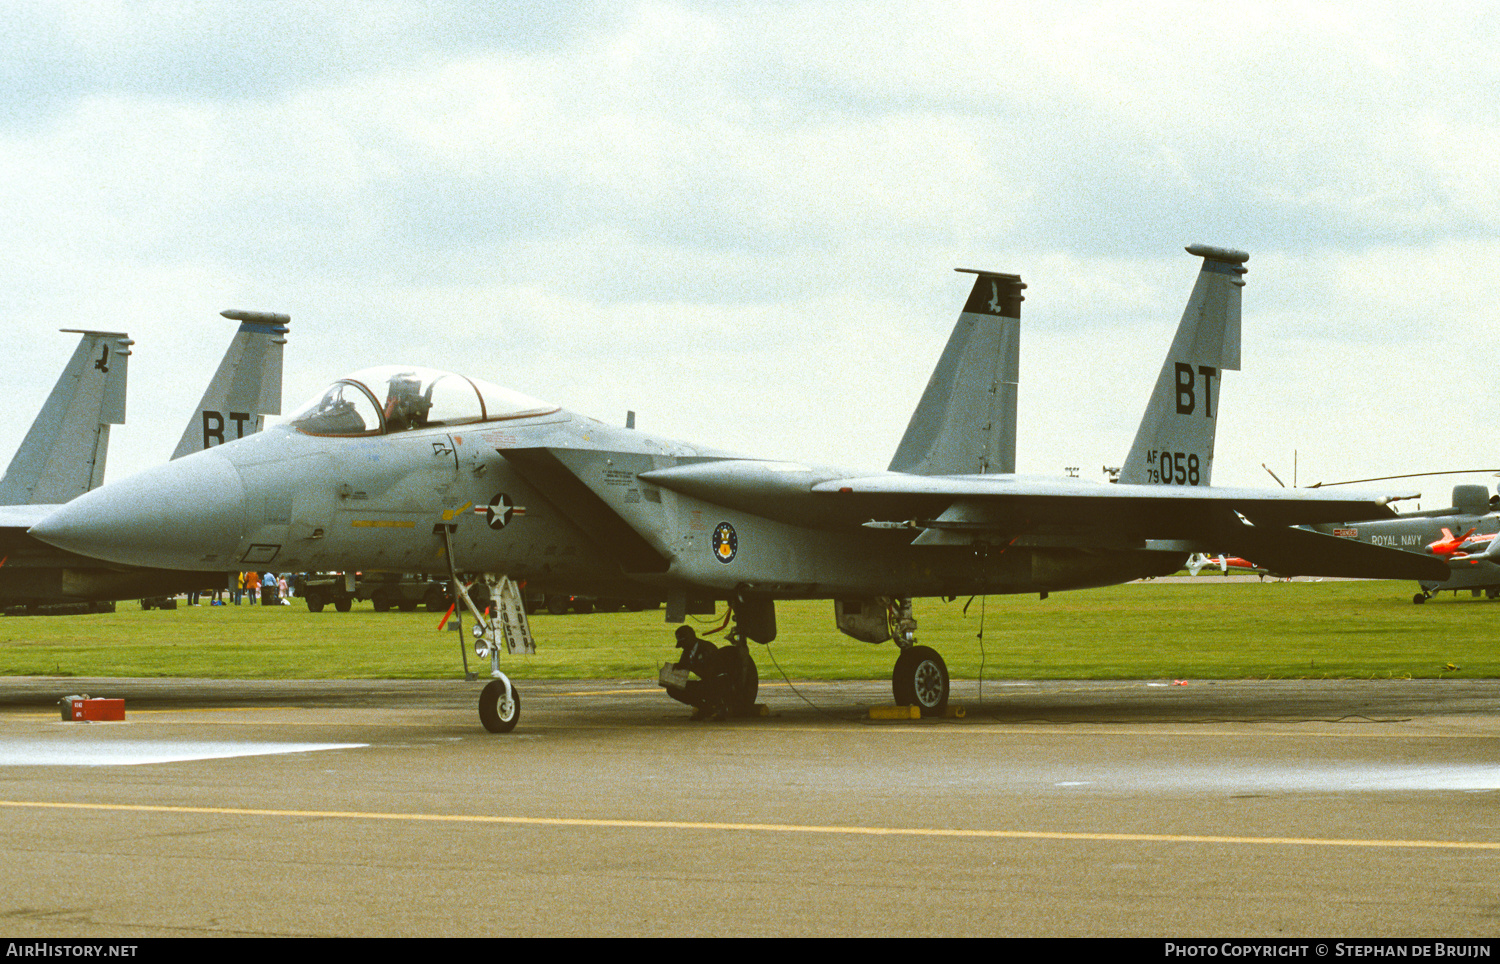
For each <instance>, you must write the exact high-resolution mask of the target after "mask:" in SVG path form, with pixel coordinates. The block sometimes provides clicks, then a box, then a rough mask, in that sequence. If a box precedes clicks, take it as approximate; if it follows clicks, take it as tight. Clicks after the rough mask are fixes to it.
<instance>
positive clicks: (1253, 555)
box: [1223, 524, 1448, 581]
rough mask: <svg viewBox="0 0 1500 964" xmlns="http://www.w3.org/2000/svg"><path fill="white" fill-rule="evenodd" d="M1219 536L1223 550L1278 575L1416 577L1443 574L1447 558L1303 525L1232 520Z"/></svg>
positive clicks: (1441, 577)
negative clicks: (1308, 527) (1321, 530)
mask: <svg viewBox="0 0 1500 964" xmlns="http://www.w3.org/2000/svg"><path fill="white" fill-rule="evenodd" d="M1223 538H1224V542H1223V549H1224V551H1226V552H1228V553H1230V554H1232V555H1236V556H1242V557H1244V558H1246V559H1249V560H1251V561H1252V562H1254V563H1255V564H1256V565H1257V566H1260V567H1262V568H1263V569H1267V570H1269V571H1271V572H1274V573H1277V574H1278V575H1283V576H1339V577H1346V578H1353V579H1415V580H1418V581H1422V580H1427V581H1431V580H1439V581H1441V580H1444V579H1447V578H1448V563H1447V562H1446V561H1445V560H1443V559H1439V558H1437V557H1435V556H1428V555H1419V554H1418V553H1415V552H1407V551H1406V550H1404V549H1392V548H1390V547H1389V546H1377V545H1371V544H1370V543H1368V542H1360V541H1358V540H1356V539H1341V538H1339V537H1337V536H1329V535H1324V534H1323V533H1321V532H1313V531H1311V530H1308V529H1288V528H1285V527H1281V526H1270V527H1267V526H1250V525H1243V524H1235V525H1231V526H1230V527H1229V531H1227V532H1226V533H1225V534H1224V537H1223Z"/></svg>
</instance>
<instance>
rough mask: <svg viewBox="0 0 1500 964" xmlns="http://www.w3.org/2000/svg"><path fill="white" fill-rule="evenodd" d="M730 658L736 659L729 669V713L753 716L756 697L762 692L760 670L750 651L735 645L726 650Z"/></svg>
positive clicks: (731, 714)
mask: <svg viewBox="0 0 1500 964" xmlns="http://www.w3.org/2000/svg"><path fill="white" fill-rule="evenodd" d="M726 656H727V658H728V659H732V660H734V667H733V668H732V669H731V670H730V671H729V715H730V716H751V715H753V714H754V713H755V697H756V694H757V693H759V692H760V670H758V669H756V667H755V660H754V659H752V658H751V656H750V654H749V652H747V651H746V650H744V649H742V648H740V647H738V646H735V647H733V648H731V649H729V650H727V651H726Z"/></svg>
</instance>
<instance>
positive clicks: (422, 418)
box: [385, 372, 432, 432]
mask: <svg viewBox="0 0 1500 964" xmlns="http://www.w3.org/2000/svg"><path fill="white" fill-rule="evenodd" d="M389 385H390V388H389V390H388V392H387V393H386V397H385V430H386V431H387V432H404V431H406V430H407V429H409V428H421V427H422V426H423V425H426V424H427V413H428V412H429V411H430V410H431V409H432V396H431V394H430V393H431V389H428V394H426V395H424V394H423V393H422V380H421V379H420V378H419V377H417V375H416V374H415V373H413V372H402V373H400V374H397V375H392V376H391V379H390V382H389Z"/></svg>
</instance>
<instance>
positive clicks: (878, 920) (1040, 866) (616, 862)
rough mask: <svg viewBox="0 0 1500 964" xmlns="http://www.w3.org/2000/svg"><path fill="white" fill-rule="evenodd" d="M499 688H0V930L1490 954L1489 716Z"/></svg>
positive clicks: (1475, 695)
mask: <svg viewBox="0 0 1500 964" xmlns="http://www.w3.org/2000/svg"><path fill="white" fill-rule="evenodd" d="M522 686H523V689H522V691H521V692H522V695H523V717H522V720H521V724H520V727H519V728H518V729H517V731H516V732H515V733H512V734H510V735H507V736H491V735H489V734H487V733H485V732H483V731H482V730H481V729H480V728H479V726H478V722H477V718H476V714H475V709H474V700H475V699H476V698H477V690H478V684H472V683H467V684H466V683H462V682H429V681H423V682H385V681H382V682H342V681H336V682H318V681H310V682H270V683H267V682H243V681H239V682H234V681H193V680H187V681H182V680H172V681H165V680H87V681H85V680H77V679H72V680H38V679H5V680H0V821H3V827H4V835H3V843H0V853H3V859H0V883H3V891H0V893H3V897H0V913H3V915H4V917H3V923H0V930H3V931H4V932H5V933H6V934H7V935H8V936H11V937H42V936H45V937H88V936H97V937H103V936H109V937H120V938H129V937H138V936H176V935H181V936H194V937H197V936H219V935H223V936H231V935H233V936H239V935H256V936H281V935H294V936H316V935H328V936H340V935H350V936H419V935H424V936H425V935H650V936H697V935H715V936H718V935H722V936H729V935H825V936H833V935H851V936H853V935H861V936H863V935H892V936H917V935H922V936H927V935H932V936H943V935H1025V936H1033V935H1134V936H1171V937H1189V936H1278V937H1295V936H1310V937H1339V936H1343V937H1351V936H1367V937H1373V936H1402V937H1422V936H1436V937H1494V936H1496V935H1497V934H1500V888H1497V885H1496V878H1497V870H1500V808H1497V804H1500V797H1497V789H1500V765H1497V759H1500V682H1495V681H1482V682H1472V683H1470V682H1463V681H1456V680H1444V681H1393V682H1349V681H1330V682H1300V681H1273V682H1220V683H1208V682H1200V681H1189V682H1188V685H1185V686H1173V685H1167V684H1166V682H1165V681H1161V682H1151V683H1148V682H1108V683H1077V682H1067V683H1063V682H1057V683H1024V684H1023V683H1016V684H999V683H993V682H990V683H986V684H985V686H984V690H983V694H982V695H981V694H980V693H979V692H978V688H977V684H975V683H973V682H972V681H968V682H963V681H961V682H958V683H955V702H958V703H961V704H963V705H965V706H966V707H967V709H968V714H967V716H965V717H964V718H962V719H953V720H924V721H913V722H902V723H888V722H872V721H870V720H868V719H867V710H868V707H869V706H871V705H874V704H883V703H889V698H890V691H889V685H888V684H881V683H802V684H798V685H797V687H796V691H795V692H794V691H793V689H792V688H791V687H789V686H788V685H787V684H786V683H784V682H778V681H765V682H764V683H763V686H762V691H761V693H762V700H763V702H765V703H766V705H767V706H768V707H769V708H770V713H771V715H770V716H769V717H767V718H765V719H760V720H736V721H731V722H728V723H694V722H691V721H689V719H688V711H687V709H686V708H685V707H682V706H680V705H678V704H675V703H673V702H672V701H670V700H669V699H667V698H666V697H665V696H664V695H663V694H662V692H661V691H660V690H658V689H656V688H655V687H654V686H652V685H650V684H648V683H644V682H636V681H615V680H604V681H582V682H580V681H573V682H523V683H522ZM79 691H83V692H88V693H91V694H93V695H97V696H117V697H123V698H125V699H126V707H127V720H126V722H125V723H102V724H73V723H66V724H65V723H62V722H60V721H59V717H58V714H57V711H56V709H55V707H54V705H53V704H54V703H55V701H56V700H57V698H58V697H60V696H62V695H66V694H68V693H74V692H79ZM804 698H805V699H804Z"/></svg>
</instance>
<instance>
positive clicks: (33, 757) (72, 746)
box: [0, 739, 369, 767]
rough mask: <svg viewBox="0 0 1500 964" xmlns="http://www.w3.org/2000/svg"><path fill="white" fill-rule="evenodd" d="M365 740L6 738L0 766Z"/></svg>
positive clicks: (199, 756) (89, 763)
mask: <svg viewBox="0 0 1500 964" xmlns="http://www.w3.org/2000/svg"><path fill="white" fill-rule="evenodd" d="M362 746H369V744H368V743H225V742H217V741H205V740H110V741H107V742H88V743H83V742H71V741H66V740H15V739H7V740H6V741H5V742H4V744H3V745H0V766H12V767H14V766H51V767H110V766H140V765H142V764H148V763H182V762H184V761H187V760H223V759H228V758H230V757H241V756H270V755H274V754H280V753H312V752H315V751H318V750H348V749H353V748H355V747H362Z"/></svg>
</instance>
